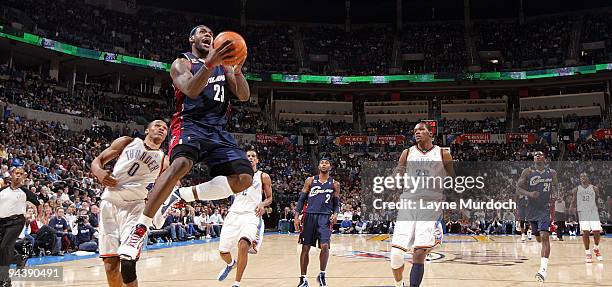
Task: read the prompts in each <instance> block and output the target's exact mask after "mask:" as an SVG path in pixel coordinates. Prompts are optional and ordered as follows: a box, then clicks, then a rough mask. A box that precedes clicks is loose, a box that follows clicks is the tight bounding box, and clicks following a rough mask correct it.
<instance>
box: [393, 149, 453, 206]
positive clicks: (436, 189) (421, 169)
mask: <svg viewBox="0 0 612 287" xmlns="http://www.w3.org/2000/svg"><path fill="white" fill-rule="evenodd" d="M406 172H407V173H408V175H409V176H411V177H413V178H417V177H418V178H420V180H421V181H420V184H418V185H417V189H416V192H415V193H413V194H411V195H406V192H404V194H402V197H409V198H413V197H417V198H424V199H432V200H442V199H443V198H444V189H443V188H442V186H441V184H440V180H442V183H443V180H444V177H445V176H446V170H445V169H444V163H443V161H442V148H440V147H439V146H437V145H434V146H433V147H432V148H431V149H430V150H429V151H426V152H423V151H421V150H420V149H419V148H418V147H417V145H414V146H412V147H410V149H409V151H408V158H407V163H406ZM423 190H426V191H427V192H419V191H423Z"/></svg>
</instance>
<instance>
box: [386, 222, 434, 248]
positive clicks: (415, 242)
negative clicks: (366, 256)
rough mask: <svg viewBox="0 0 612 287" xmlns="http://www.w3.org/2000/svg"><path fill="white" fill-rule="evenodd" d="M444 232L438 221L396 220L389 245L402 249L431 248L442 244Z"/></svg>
mask: <svg viewBox="0 0 612 287" xmlns="http://www.w3.org/2000/svg"><path fill="white" fill-rule="evenodd" d="M443 237H444V232H443V230H442V224H441V223H440V221H404V220H402V221H399V220H398V221H397V222H396V224H395V229H394V230H393V237H392V238H391V247H395V248H399V249H401V250H403V251H409V250H411V249H432V248H435V247H437V246H439V245H440V244H442V238H443Z"/></svg>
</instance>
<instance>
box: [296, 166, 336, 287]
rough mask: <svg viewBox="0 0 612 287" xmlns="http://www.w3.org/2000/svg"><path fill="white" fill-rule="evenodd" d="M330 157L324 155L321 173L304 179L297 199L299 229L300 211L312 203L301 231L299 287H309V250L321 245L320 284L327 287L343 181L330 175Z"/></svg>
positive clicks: (297, 225) (320, 167)
mask: <svg viewBox="0 0 612 287" xmlns="http://www.w3.org/2000/svg"><path fill="white" fill-rule="evenodd" d="M329 171H330V158H328V157H324V158H322V159H321V160H320V161H319V175H315V176H311V177H308V178H307V179H306V181H305V182H304V188H302V192H300V198H299V200H298V202H297V209H296V210H297V211H298V212H297V214H296V215H295V219H294V220H295V230H300V223H301V220H300V214H299V213H301V212H302V210H303V208H304V203H305V202H308V206H307V207H306V213H305V214H304V218H303V220H304V224H303V226H302V231H301V232H300V238H299V243H300V244H302V253H301V254H300V272H301V276H300V283H299V284H298V287H308V286H309V285H308V280H307V279H306V273H307V271H308V262H309V257H308V252H309V251H310V247H312V246H317V242H318V243H319V248H320V249H321V253H320V254H319V267H320V268H321V269H320V270H321V272H320V273H319V275H318V276H317V281H318V283H319V286H321V287H327V279H326V278H325V269H326V268H327V260H328V259H329V244H330V241H331V233H332V227H333V226H334V224H336V219H337V216H338V212H339V211H340V183H339V182H338V181H335V180H334V179H333V178H332V177H330V176H329Z"/></svg>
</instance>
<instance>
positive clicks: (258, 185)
mask: <svg viewBox="0 0 612 287" xmlns="http://www.w3.org/2000/svg"><path fill="white" fill-rule="evenodd" d="M262 193H263V184H262V181H261V170H258V171H257V172H256V173H255V175H253V184H251V186H250V187H249V188H247V189H246V190H245V191H243V192H241V193H237V194H236V197H235V198H234V202H233V203H232V206H231V207H230V208H229V211H231V212H236V213H255V209H256V208H257V205H259V204H260V203H261V195H262Z"/></svg>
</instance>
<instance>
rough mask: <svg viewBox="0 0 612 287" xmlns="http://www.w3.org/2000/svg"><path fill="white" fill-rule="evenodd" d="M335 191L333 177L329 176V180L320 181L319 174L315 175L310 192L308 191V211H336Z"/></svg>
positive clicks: (319, 212) (326, 212) (330, 212)
mask: <svg viewBox="0 0 612 287" xmlns="http://www.w3.org/2000/svg"><path fill="white" fill-rule="evenodd" d="M334 192H335V189H334V179H333V178H331V177H328V178H327V181H325V182H321V181H319V176H318V175H315V176H314V178H313V180H312V184H311V185H310V192H309V193H308V207H306V213H314V214H329V215H331V214H332V213H333V212H334V207H333V198H334Z"/></svg>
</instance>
